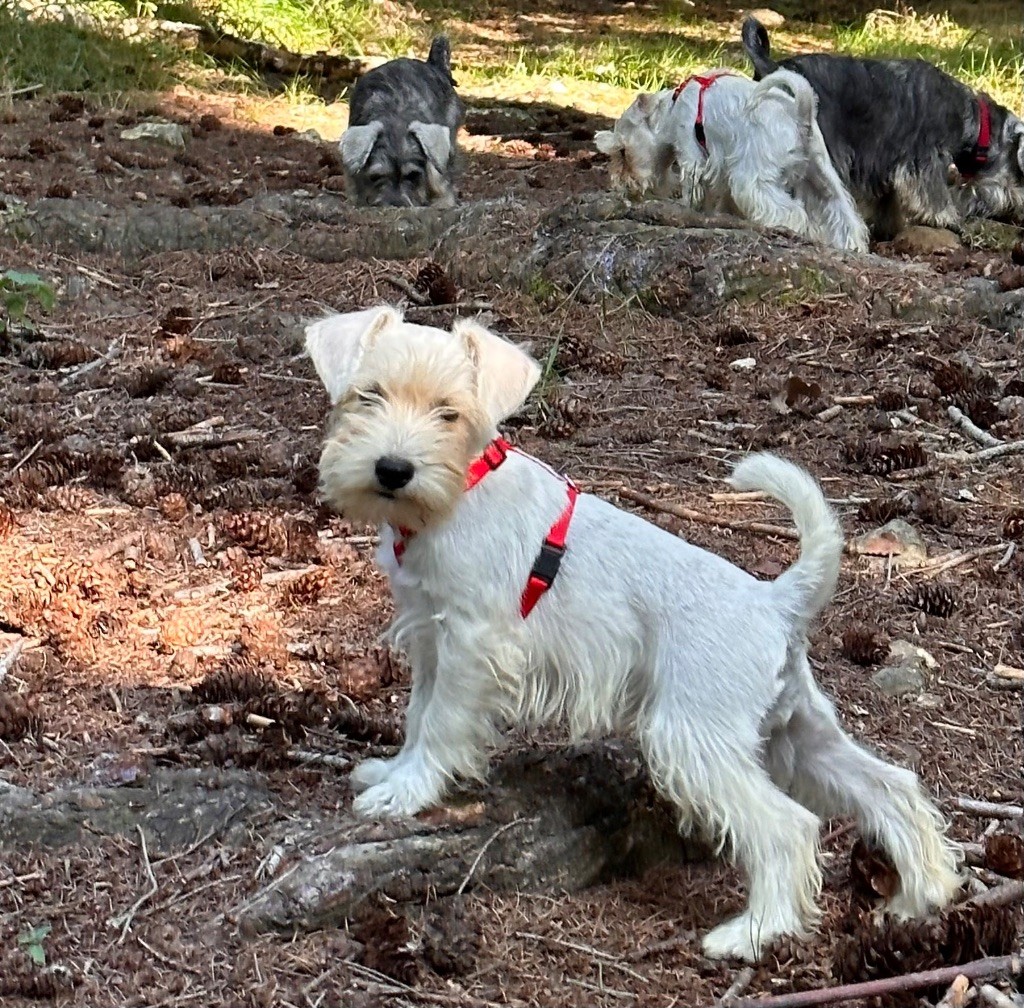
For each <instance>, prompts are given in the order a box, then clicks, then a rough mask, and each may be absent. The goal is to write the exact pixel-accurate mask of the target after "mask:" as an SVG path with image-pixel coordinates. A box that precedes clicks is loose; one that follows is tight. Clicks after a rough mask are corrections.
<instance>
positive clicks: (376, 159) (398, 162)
mask: <svg viewBox="0 0 1024 1008" xmlns="http://www.w3.org/2000/svg"><path fill="white" fill-rule="evenodd" d="M454 85H455V81H454V80H452V73H451V49H450V47H449V45H448V39H447V38H445V37H444V36H443V35H439V36H438V37H437V38H435V39H434V41H433V42H432V43H431V45H430V54H429V55H428V56H427V59H426V62H424V61H423V60H415V59H396V60H391V61H390V62H388V63H385V64H383V66H379V67H377V68H376V69H374V70H371V71H370V72H369V73H367V74H364V75H363V76H362V77H360V78H359V80H358V82H357V83H356V86H355V87H354V88H353V90H352V97H351V99H350V101H349V120H348V122H349V125H348V129H346V130H345V132H344V133H343V134H342V137H341V143H340V147H341V160H342V163H343V165H344V168H345V178H346V183H347V188H348V192H349V196H350V197H351V199H353V200H354V201H355V202H356V203H359V204H361V205H363V206H374V207H412V206H433V207H450V206H454V205H455V192H454V190H453V188H452V179H453V177H454V169H455V163H456V156H457V153H458V151H457V147H456V142H455V137H456V134H457V133H458V129H459V124H460V123H461V122H462V116H463V107H462V102H461V101H460V100H459V98H458V96H457V95H456V94H455V87H454Z"/></svg>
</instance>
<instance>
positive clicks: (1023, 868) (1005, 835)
mask: <svg viewBox="0 0 1024 1008" xmlns="http://www.w3.org/2000/svg"><path fill="white" fill-rule="evenodd" d="M985 867H986V868H988V869H989V871H994V872H998V873H999V874H1000V875H1005V876H1007V877H1008V878H1013V879H1020V878H1024V835H1022V834H1021V830H1020V827H1014V826H1013V825H1009V826H1007V827H1005V828H1004V829H1002V830H1000V831H999V832H998V833H993V834H992V835H991V836H990V837H989V838H988V839H987V840H986V841H985Z"/></svg>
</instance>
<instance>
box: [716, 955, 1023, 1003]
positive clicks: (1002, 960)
mask: <svg viewBox="0 0 1024 1008" xmlns="http://www.w3.org/2000/svg"><path fill="white" fill-rule="evenodd" d="M1022 970H1024V960H1022V959H1021V957H1020V956H1019V955H1007V956H990V957H988V958H987V959H975V960H974V961H973V962H969V963H964V964H963V965H962V966H942V967H940V968H938V969H933V970H923V971H922V972H920V973H905V974H903V976H896V977H886V978H885V979H883V980H866V981H864V982H863V983H855V984H844V985H842V986H841V987H825V988H822V989H819V990H809V991H798V992H797V993H794V994H777V995H775V996H772V997H766V998H740V999H739V1000H737V1001H733V1003H732V1008H806V1006H810V1005H826V1004H836V1003H838V1002H840V1001H856V1000H860V999H862V998H871V997H878V996H879V995H883V994H895V993H897V992H900V991H911V990H920V989H921V988H922V987H933V986H936V985H938V984H945V983H952V981H953V980H955V979H956V978H957V977H958V976H960V975H961V974H962V975H963V976H965V977H967V978H968V979H971V980H979V979H981V978H983V977H991V976H994V975H995V974H997V973H1003V972H1008V973H1011V974H1013V975H1014V976H1016V975H1018V974H1019V973H1021V972H1022Z"/></svg>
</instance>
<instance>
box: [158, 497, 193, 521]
mask: <svg viewBox="0 0 1024 1008" xmlns="http://www.w3.org/2000/svg"><path fill="white" fill-rule="evenodd" d="M156 506H157V507H158V508H159V509H160V513H161V514H162V515H163V516H164V517H165V518H166V519H167V520H168V521H170V522H180V521H182V520H183V519H184V518H185V517H186V516H187V515H188V512H189V503H188V498H187V497H186V496H185V495H184V494H180V493H169V494H164V496H163V497H161V498H160V499H159V500H158V501H157V502H156Z"/></svg>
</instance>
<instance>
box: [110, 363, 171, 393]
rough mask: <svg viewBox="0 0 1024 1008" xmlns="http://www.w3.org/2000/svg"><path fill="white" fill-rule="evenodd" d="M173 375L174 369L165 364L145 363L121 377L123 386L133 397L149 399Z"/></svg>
mask: <svg viewBox="0 0 1024 1008" xmlns="http://www.w3.org/2000/svg"><path fill="white" fill-rule="evenodd" d="M173 377H174V371H173V370H172V369H171V368H169V367H167V366H166V365H164V364H143V365H142V366H141V367H137V368H135V369H134V370H133V371H129V372H128V373H127V374H126V375H123V376H122V377H121V387H122V388H123V389H124V390H125V391H126V392H127V393H128V395H129V396H130V397H131V398H132V399H148V398H149V397H150V396H153V395H156V393H157V392H159V391H160V390H161V389H162V388H163V387H164V386H165V385H166V384H167V383H168V382H169V381H171V380H172V378H173Z"/></svg>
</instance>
